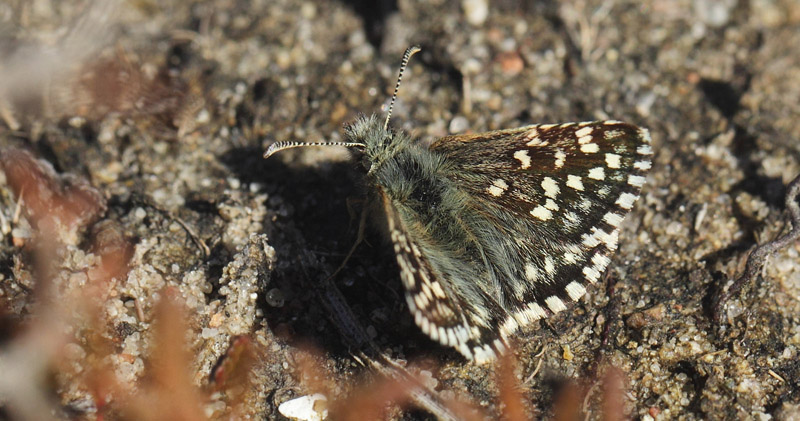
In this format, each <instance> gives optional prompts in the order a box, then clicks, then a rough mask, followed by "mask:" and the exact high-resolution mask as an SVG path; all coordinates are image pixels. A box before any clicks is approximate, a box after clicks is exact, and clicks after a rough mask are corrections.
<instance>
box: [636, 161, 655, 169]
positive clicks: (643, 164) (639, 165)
mask: <svg viewBox="0 0 800 421" xmlns="http://www.w3.org/2000/svg"><path fill="white" fill-rule="evenodd" d="M651 165H652V164H650V161H636V162H634V163H633V168H636V169H637V170H642V171H647V170H649V169H650V166H651Z"/></svg>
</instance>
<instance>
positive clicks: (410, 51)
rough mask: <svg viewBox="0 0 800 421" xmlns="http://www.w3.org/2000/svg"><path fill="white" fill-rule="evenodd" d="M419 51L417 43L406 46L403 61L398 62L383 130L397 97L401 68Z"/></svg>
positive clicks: (401, 74) (386, 125)
mask: <svg viewBox="0 0 800 421" xmlns="http://www.w3.org/2000/svg"><path fill="white" fill-rule="evenodd" d="M419 51H420V48H419V46H418V45H414V46H411V47H408V49H406V52H405V54H403V62H402V63H400V74H399V75H397V84H395V85H394V93H393V94H392V101H391V102H390V103H389V112H388V113H386V122H385V123H383V130H386V129H388V128H389V119H390V118H391V117H392V107H394V100H395V99H397V91H398V90H399V89H400V81H401V80H402V79H403V70H405V69H406V66H408V60H409V59H410V58H411V56H413V55H414V54H416V53H417V52H419Z"/></svg>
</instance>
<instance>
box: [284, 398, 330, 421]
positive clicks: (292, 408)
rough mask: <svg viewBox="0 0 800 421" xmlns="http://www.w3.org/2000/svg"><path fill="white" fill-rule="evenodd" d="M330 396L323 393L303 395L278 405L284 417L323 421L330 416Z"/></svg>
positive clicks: (303, 420) (304, 420)
mask: <svg viewBox="0 0 800 421" xmlns="http://www.w3.org/2000/svg"><path fill="white" fill-rule="evenodd" d="M327 402H328V398H326V397H325V395H323V394H321V393H315V394H313V395H306V396H301V397H299V398H295V399H292V400H288V401H286V402H284V403H282V404H280V405H278V412H280V413H281V415H283V416H284V417H287V418H291V419H294V420H300V421H322V420H324V419H326V418H328V405H327Z"/></svg>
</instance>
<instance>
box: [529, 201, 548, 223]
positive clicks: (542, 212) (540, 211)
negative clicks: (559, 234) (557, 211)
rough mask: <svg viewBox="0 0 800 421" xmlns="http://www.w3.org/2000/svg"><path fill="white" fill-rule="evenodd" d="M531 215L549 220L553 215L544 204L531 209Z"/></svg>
mask: <svg viewBox="0 0 800 421" xmlns="http://www.w3.org/2000/svg"><path fill="white" fill-rule="evenodd" d="M531 215H533V216H535V217H537V218H539V219H541V220H542V221H549V220H550V218H552V217H553V212H550V210H548V209H546V208H545V207H544V206H541V205H539V206H537V207H536V208H535V209H533V210H532V211H531Z"/></svg>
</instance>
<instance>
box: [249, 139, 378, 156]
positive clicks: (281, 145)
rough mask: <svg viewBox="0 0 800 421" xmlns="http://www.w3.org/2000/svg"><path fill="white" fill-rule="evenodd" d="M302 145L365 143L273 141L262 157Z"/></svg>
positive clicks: (359, 145) (356, 144) (353, 144)
mask: <svg viewBox="0 0 800 421" xmlns="http://www.w3.org/2000/svg"><path fill="white" fill-rule="evenodd" d="M304 146H346V147H348V148H349V147H354V146H355V147H362V148H366V147H367V145H365V144H363V143H357V142H275V143H273V144H271V145H269V148H267V151H266V152H264V158H269V157H270V156H272V155H274V154H275V153H277V152H279V151H282V150H284V149H292V148H300V147H304Z"/></svg>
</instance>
